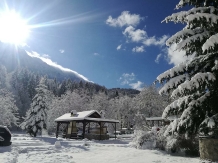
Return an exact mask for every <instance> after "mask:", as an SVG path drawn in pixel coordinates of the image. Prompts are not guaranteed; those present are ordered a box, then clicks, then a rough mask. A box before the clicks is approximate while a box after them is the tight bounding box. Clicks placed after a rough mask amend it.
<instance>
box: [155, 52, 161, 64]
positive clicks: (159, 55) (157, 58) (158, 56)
mask: <svg viewBox="0 0 218 163" xmlns="http://www.w3.org/2000/svg"><path fill="white" fill-rule="evenodd" d="M161 56H162V54H161V53H160V54H158V55H157V57H156V59H155V62H156V63H159V60H160V57H161Z"/></svg>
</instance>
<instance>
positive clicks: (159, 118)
mask: <svg viewBox="0 0 218 163" xmlns="http://www.w3.org/2000/svg"><path fill="white" fill-rule="evenodd" d="M146 120H147V121H161V120H163V118H162V117H149V118H146Z"/></svg>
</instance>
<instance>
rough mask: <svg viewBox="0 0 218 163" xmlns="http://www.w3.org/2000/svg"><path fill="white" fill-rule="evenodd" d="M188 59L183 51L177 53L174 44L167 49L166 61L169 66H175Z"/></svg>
mask: <svg viewBox="0 0 218 163" xmlns="http://www.w3.org/2000/svg"><path fill="white" fill-rule="evenodd" d="M187 59H188V58H187V57H186V56H185V52H184V51H177V50H176V44H173V45H171V46H170V47H168V48H167V60H168V63H169V64H174V65H177V64H179V63H181V62H183V61H186V60H187Z"/></svg>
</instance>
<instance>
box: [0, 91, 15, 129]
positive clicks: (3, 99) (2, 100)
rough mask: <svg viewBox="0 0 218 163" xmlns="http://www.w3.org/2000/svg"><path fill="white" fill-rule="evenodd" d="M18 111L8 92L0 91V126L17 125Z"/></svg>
mask: <svg viewBox="0 0 218 163" xmlns="http://www.w3.org/2000/svg"><path fill="white" fill-rule="evenodd" d="M17 111H18V108H17V106H16V105H15V100H14V97H13V95H12V93H10V92H9V91H8V90H6V89H0V124H1V125H5V126H11V125H17V120H18V117H17V116H16V113H17Z"/></svg>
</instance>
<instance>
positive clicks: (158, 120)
mask: <svg viewBox="0 0 218 163" xmlns="http://www.w3.org/2000/svg"><path fill="white" fill-rule="evenodd" d="M175 119H177V116H170V117H167V118H166V119H164V118H162V117H149V118H146V121H147V122H148V125H149V126H150V127H153V126H155V125H156V126H165V125H168V124H170V122H172V121H174V120H175Z"/></svg>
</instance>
